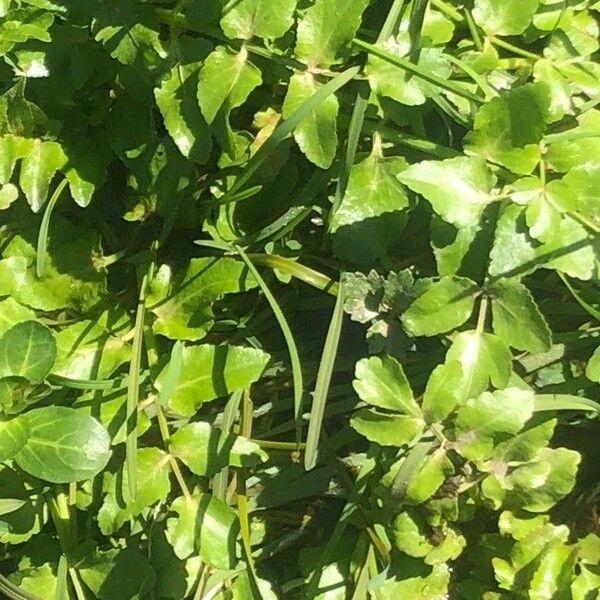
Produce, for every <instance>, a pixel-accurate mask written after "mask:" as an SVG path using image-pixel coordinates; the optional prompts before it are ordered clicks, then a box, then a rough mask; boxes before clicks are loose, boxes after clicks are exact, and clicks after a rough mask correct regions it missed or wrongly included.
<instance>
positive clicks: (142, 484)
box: [98, 448, 171, 535]
mask: <svg viewBox="0 0 600 600" xmlns="http://www.w3.org/2000/svg"><path fill="white" fill-rule="evenodd" d="M168 464H169V455H168V454H166V453H165V452H163V451H162V450H159V449H158V448H138V451H137V494H136V498H135V501H134V502H131V500H129V498H130V494H129V488H128V484H127V482H128V478H127V476H126V475H125V474H124V472H123V468H122V467H121V468H120V469H119V471H118V472H117V474H116V475H114V474H112V473H107V474H105V476H104V491H105V492H107V495H106V496H105V498H104V502H103V504H102V506H101V507H100V510H99V511H98V525H99V526H100V530H101V531H102V533H103V534H104V535H110V534H112V533H114V532H116V531H118V530H119V529H120V528H121V526H122V525H123V524H124V523H126V522H127V521H128V520H129V519H132V518H134V517H137V516H138V515H139V514H141V513H142V512H144V511H145V510H148V509H149V508H150V507H151V506H153V505H154V504H156V503H157V502H159V501H160V502H164V501H165V499H166V498H167V495H168V494H169V491H170V489H171V485H170V482H169V469H168Z"/></svg>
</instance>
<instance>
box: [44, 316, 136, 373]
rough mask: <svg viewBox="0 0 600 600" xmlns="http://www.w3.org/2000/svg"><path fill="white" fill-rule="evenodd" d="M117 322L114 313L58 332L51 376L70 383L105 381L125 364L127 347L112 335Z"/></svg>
mask: <svg viewBox="0 0 600 600" xmlns="http://www.w3.org/2000/svg"><path fill="white" fill-rule="evenodd" d="M117 319H119V315H118V314H116V313H115V312H105V313H102V315H100V317H99V318H98V319H96V320H94V321H87V320H82V321H79V322H78V323H75V324H73V325H69V326H67V327H64V328H63V329H61V330H60V331H59V332H58V333H57V334H56V344H57V357H56V363H55V364H54V367H53V368H52V374H53V375H61V376H62V377H68V378H70V379H106V378H107V377H109V376H110V375H111V374H112V373H113V372H114V371H115V370H116V369H117V368H118V367H120V366H121V365H122V364H124V363H126V362H127V361H128V360H129V358H130V356H131V347H130V345H129V344H128V343H127V342H125V341H124V340H123V339H122V338H121V337H120V336H119V335H118V333H117V332H116V331H115V330H116V329H117V327H118V325H119V322H118V321H117ZM120 324H123V319H120ZM112 328H114V329H113V330H112V331H111V329H112Z"/></svg>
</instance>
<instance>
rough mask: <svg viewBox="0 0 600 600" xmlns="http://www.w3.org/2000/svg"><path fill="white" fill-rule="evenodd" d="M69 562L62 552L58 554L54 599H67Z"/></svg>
mask: <svg viewBox="0 0 600 600" xmlns="http://www.w3.org/2000/svg"><path fill="white" fill-rule="evenodd" d="M68 574H69V564H68V562H67V557H66V556H65V555H64V554H61V555H60V559H59V561H58V568H57V569H56V590H55V592H54V600H69V583H68Z"/></svg>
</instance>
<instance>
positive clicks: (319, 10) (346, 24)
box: [295, 0, 368, 69]
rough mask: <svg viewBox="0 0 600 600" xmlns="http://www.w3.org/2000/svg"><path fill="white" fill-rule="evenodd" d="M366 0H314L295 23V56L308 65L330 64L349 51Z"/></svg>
mask: <svg viewBox="0 0 600 600" xmlns="http://www.w3.org/2000/svg"><path fill="white" fill-rule="evenodd" d="M367 4H368V2H367V0H316V1H315V3H314V4H313V5H312V6H311V7H310V8H308V10H307V11H306V12H305V13H304V15H303V17H302V19H301V20H300V22H299V23H298V31H297V36H296V48H295V54H296V57H297V58H298V59H299V60H301V61H302V62H304V63H306V65H307V66H308V67H309V69H314V68H315V67H329V66H330V65H332V64H334V63H336V62H339V60H340V59H341V58H344V57H345V56H344V55H345V54H347V53H348V46H349V45H350V42H351V41H352V39H353V38H354V34H355V33H356V31H357V29H358V27H359V25H360V22H361V16H362V13H363V11H364V10H365V8H366V7H367Z"/></svg>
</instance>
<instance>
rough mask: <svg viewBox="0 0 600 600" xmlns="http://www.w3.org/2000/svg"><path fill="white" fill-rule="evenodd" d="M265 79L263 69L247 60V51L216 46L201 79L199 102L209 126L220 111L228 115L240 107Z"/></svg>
mask: <svg viewBox="0 0 600 600" xmlns="http://www.w3.org/2000/svg"><path fill="white" fill-rule="evenodd" d="M261 82H262V77H261V74H260V71H259V70H258V69H257V68H256V67H255V66H254V65H253V64H252V63H250V62H249V61H248V51H247V50H246V49H245V48H242V49H241V50H240V51H239V52H233V51H232V50H231V49H230V48H228V47H225V46H218V47H217V48H215V49H214V50H213V51H212V52H211V53H210V54H209V56H208V58H207V59H206V60H205V61H204V65H202V68H201V69H200V77H199V81H198V102H199V103H200V108H201V110H202V114H203V115H204V118H205V119H206V122H207V123H208V124H209V125H210V124H212V123H213V121H215V119H216V117H217V115H218V114H222V115H224V116H227V115H228V114H229V112H230V111H231V110H232V109H233V108H236V107H237V106H241V105H242V104H243V103H244V102H245V101H246V99H247V98H248V96H249V94H250V92H251V91H252V90H253V89H254V88H256V87H257V86H259V85H260V84H261Z"/></svg>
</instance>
